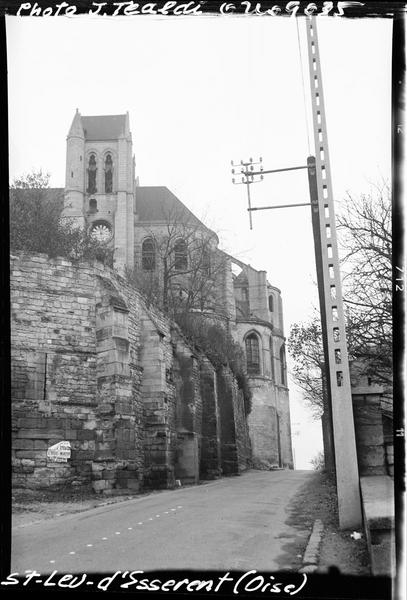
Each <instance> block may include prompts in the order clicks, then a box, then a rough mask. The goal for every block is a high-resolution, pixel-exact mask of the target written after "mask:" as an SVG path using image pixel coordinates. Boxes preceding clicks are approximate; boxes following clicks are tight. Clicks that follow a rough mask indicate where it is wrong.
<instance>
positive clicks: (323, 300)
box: [232, 17, 362, 529]
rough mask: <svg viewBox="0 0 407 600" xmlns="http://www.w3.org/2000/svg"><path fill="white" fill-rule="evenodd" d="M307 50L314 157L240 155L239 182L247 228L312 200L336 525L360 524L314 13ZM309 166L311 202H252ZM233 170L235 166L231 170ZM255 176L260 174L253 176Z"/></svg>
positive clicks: (350, 397)
mask: <svg viewBox="0 0 407 600" xmlns="http://www.w3.org/2000/svg"><path fill="white" fill-rule="evenodd" d="M307 38H308V56H309V70H310V84H311V98H312V114H313V124H314V141H315V152H316V157H314V156H309V157H308V159H307V165H303V166H298V167H286V168H282V169H272V170H267V171H265V170H263V167H261V168H260V170H258V171H256V170H255V165H256V164H260V163H261V162H262V160H261V159H260V163H253V159H250V161H249V162H244V161H240V165H234V163H233V162H232V166H233V167H236V166H240V174H241V175H242V177H241V182H236V181H235V178H234V179H232V182H233V183H238V184H240V183H241V184H245V185H246V186H247V190H248V209H247V210H248V212H249V215H250V229H252V219H251V213H252V211H256V210H270V209H277V208H293V207H298V206H311V218H312V229H313V236H314V249H315V262H316V271H317V281H318V294H319V302H320V313H321V327H322V338H323V347H324V360H325V368H326V382H327V392H328V400H329V403H330V407H331V412H332V426H333V438H334V451H335V471H336V484H337V495H338V512H339V525H340V528H341V529H351V528H359V527H360V526H361V524H362V514H361V503H360V490H359V472H358V463H357V454H356V440H355V427H354V421H353V408H352V393H351V384H350V374H349V360H348V350H347V343H346V331H345V318H344V311H343V299H342V289H341V280H340V270H339V259H338V245H337V238H336V226H335V209H334V200H333V194H332V182H331V169H330V162H329V151H328V140H327V127H326V118H325V107H324V96H323V89H322V76H321V67H320V60H319V48H318V38H317V31H316V22H315V17H312V18H311V19H309V18H308V19H307ZM299 169H307V170H308V183H309V193H310V202H307V203H296V204H283V205H274V206H260V207H252V206H251V198H250V185H251V184H252V183H258V182H259V181H261V180H262V179H263V176H264V175H265V174H268V173H279V172H282V171H294V170H299ZM232 174H233V175H235V169H233V170H232ZM256 176H260V179H257V180H256Z"/></svg>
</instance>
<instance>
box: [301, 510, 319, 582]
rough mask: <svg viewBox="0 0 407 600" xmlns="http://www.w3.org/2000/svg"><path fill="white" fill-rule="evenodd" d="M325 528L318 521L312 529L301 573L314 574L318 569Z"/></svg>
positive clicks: (317, 520)
mask: <svg viewBox="0 0 407 600" xmlns="http://www.w3.org/2000/svg"><path fill="white" fill-rule="evenodd" d="M323 531H324V526H323V524H322V521H321V520H320V519H316V521H315V522H314V526H313V528H312V533H311V537H310V539H309V540H308V544H307V547H306V549H305V552H304V556H303V558H302V567H301V569H299V573H314V572H315V571H316V570H317V569H318V560H319V546H320V544H321V539H322V533H323Z"/></svg>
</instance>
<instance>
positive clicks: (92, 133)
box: [81, 115, 126, 141]
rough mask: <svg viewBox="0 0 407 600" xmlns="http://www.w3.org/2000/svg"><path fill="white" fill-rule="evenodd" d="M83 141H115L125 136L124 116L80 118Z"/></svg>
mask: <svg viewBox="0 0 407 600" xmlns="http://www.w3.org/2000/svg"><path fill="white" fill-rule="evenodd" d="M81 122H82V127H83V131H84V133H85V139H87V140H89V141H96V140H117V139H118V138H119V137H120V136H122V135H124V134H125V125H126V115H97V116H94V117H81Z"/></svg>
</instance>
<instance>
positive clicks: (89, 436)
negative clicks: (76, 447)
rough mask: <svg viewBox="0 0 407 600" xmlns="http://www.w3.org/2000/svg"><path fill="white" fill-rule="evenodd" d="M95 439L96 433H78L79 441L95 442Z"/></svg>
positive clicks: (83, 431) (86, 431)
mask: <svg viewBox="0 0 407 600" xmlns="http://www.w3.org/2000/svg"><path fill="white" fill-rule="evenodd" d="M95 437H96V436H95V432H94V431H91V430H88V429H82V430H78V432H77V438H78V440H94V439H95Z"/></svg>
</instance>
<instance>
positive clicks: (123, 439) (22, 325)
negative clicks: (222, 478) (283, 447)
mask: <svg viewBox="0 0 407 600" xmlns="http://www.w3.org/2000/svg"><path fill="white" fill-rule="evenodd" d="M11 321H12V323H11V334H12V337H11V342H12V348H11V363H12V415H13V421H12V428H13V448H12V461H13V471H14V484H15V485H20V486H25V485H27V486H30V487H39V488H41V487H50V486H51V487H52V486H55V485H66V486H90V485H92V486H93V489H94V490H96V491H98V492H103V493H106V494H114V493H121V492H123V491H124V490H137V489H139V488H140V487H141V486H142V485H144V486H146V487H154V488H159V487H162V488H167V487H172V486H173V485H174V483H175V479H181V480H183V481H185V482H197V481H198V480H199V478H200V477H201V478H202V477H208V478H213V477H217V476H219V475H220V473H221V472H222V473H225V474H229V473H238V472H239V471H241V470H242V469H244V468H247V466H248V465H249V464H250V443H249V440H248V435H247V425H246V419H245V414H244V406H243V398H242V394H241V393H240V392H239V390H238V388H237V384H236V381H235V380H234V378H233V376H232V374H231V372H230V371H229V370H228V369H227V368H225V369H222V370H221V371H219V372H215V368H214V367H213V365H212V364H211V363H210V361H209V360H208V359H207V358H206V357H205V356H203V355H202V354H200V353H199V352H197V351H196V350H194V349H193V348H191V347H190V346H189V344H188V343H187V342H186V341H185V339H184V338H183V336H182V334H181V332H180V330H179V328H178V327H177V326H176V325H174V324H173V323H171V322H170V321H168V319H166V317H165V316H164V315H163V314H162V313H160V312H159V311H158V310H155V309H153V308H152V307H151V306H150V307H147V306H146V305H145V303H144V301H143V299H142V297H141V296H140V294H139V293H138V292H137V291H136V290H134V288H132V287H130V286H129V285H128V284H127V283H126V281H125V280H124V279H123V278H122V277H121V276H120V275H118V274H117V273H116V272H114V271H112V270H110V269H108V268H104V267H103V266H101V265H99V264H96V265H93V266H92V265H89V264H87V263H80V264H74V263H71V262H69V261H66V260H63V259H60V258H59V259H49V258H48V257H45V256H43V255H35V256H27V255H23V254H22V255H19V256H14V257H13V258H12V266H11ZM60 441H69V442H70V444H71V449H72V453H71V458H70V459H69V460H68V462H66V463H55V462H52V461H51V460H49V459H48V458H47V449H48V448H49V447H50V446H52V445H53V444H55V443H57V442H60Z"/></svg>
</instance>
